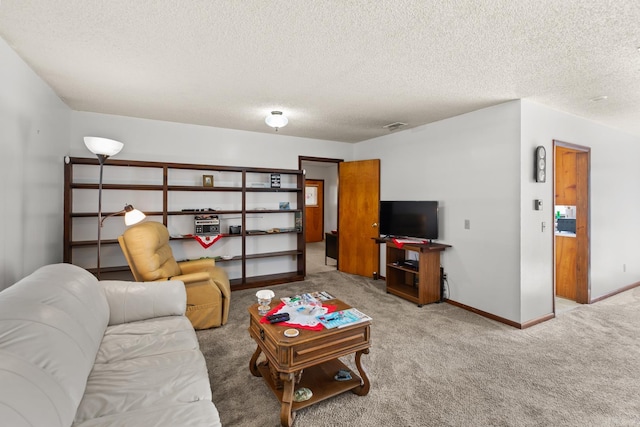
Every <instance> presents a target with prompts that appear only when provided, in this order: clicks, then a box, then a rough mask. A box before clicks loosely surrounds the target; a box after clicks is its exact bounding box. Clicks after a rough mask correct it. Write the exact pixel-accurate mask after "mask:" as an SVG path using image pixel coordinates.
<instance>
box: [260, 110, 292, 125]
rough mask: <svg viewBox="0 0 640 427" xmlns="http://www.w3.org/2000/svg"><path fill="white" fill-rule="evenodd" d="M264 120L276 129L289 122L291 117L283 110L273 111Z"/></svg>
mask: <svg viewBox="0 0 640 427" xmlns="http://www.w3.org/2000/svg"><path fill="white" fill-rule="evenodd" d="M264 121H265V123H266V124H268V125H269V126H271V127H272V128H276V129H277V128H282V127H285V126H286V125H287V123H289V119H287V118H286V117H285V116H284V115H283V114H282V111H272V112H271V114H269V115H268V116H267V118H266V119H264Z"/></svg>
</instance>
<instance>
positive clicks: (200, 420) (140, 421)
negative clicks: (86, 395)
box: [73, 401, 222, 427]
mask: <svg viewBox="0 0 640 427" xmlns="http://www.w3.org/2000/svg"><path fill="white" fill-rule="evenodd" d="M123 426H144V427H176V426H180V427H222V424H221V423H220V416H219V414H218V410H217V409H216V407H215V406H214V405H213V404H212V403H211V402H208V401H200V402H193V403H185V404H178V405H173V406H171V407H153V408H145V409H140V410H137V411H130V412H127V413H125V414H118V415H108V416H105V417H100V418H94V419H91V420H87V421H85V422H81V423H76V424H74V425H73V427H123Z"/></svg>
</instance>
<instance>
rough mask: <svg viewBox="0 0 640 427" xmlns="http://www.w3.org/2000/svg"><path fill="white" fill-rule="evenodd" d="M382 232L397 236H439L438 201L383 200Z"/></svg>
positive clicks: (430, 237) (423, 237)
mask: <svg viewBox="0 0 640 427" xmlns="http://www.w3.org/2000/svg"><path fill="white" fill-rule="evenodd" d="M380 234H382V235H386V236H395V237H418V238H421V239H429V240H433V239H437V238H438V202H437V201H410V200H400V201H381V202H380Z"/></svg>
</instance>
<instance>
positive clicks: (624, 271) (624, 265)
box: [622, 264, 627, 273]
mask: <svg viewBox="0 0 640 427" xmlns="http://www.w3.org/2000/svg"><path fill="white" fill-rule="evenodd" d="M622 272H623V273H626V272H627V264H622Z"/></svg>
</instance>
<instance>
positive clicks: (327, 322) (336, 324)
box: [317, 308, 372, 329]
mask: <svg viewBox="0 0 640 427" xmlns="http://www.w3.org/2000/svg"><path fill="white" fill-rule="evenodd" d="M317 318H318V321H319V322H320V323H322V325H323V326H324V327H325V328H327V329H333V328H343V327H345V326H350V325H355V324H356V323H361V322H366V321H368V320H372V319H371V317H369V316H367V315H366V314H364V313H363V312H361V311H360V310H358V309H356V308H349V309H346V310H340V311H334V312H333V313H328V314H323V315H322V316H318V317H317Z"/></svg>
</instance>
